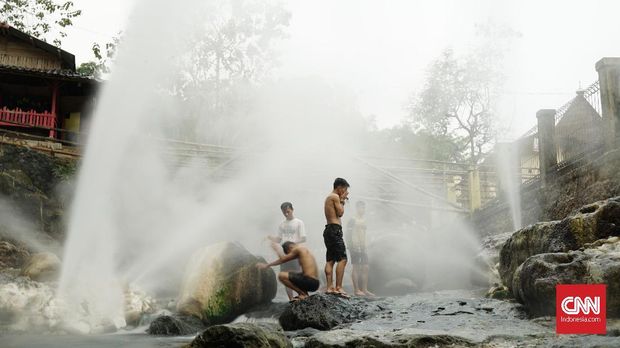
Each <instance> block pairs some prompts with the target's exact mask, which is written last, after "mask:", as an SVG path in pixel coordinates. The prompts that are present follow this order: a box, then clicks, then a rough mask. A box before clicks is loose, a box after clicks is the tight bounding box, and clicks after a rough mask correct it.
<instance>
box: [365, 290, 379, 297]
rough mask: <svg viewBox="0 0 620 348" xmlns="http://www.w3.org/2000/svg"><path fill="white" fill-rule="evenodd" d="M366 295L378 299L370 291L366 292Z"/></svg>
mask: <svg viewBox="0 0 620 348" xmlns="http://www.w3.org/2000/svg"><path fill="white" fill-rule="evenodd" d="M364 294H365V295H366V296H371V297H376V296H377V295H375V294H373V293H372V292H370V291H368V290H364Z"/></svg>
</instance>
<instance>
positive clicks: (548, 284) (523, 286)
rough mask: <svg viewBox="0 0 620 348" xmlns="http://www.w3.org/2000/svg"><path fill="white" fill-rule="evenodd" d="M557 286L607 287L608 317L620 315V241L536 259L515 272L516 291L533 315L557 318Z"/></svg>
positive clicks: (602, 242)
mask: <svg viewBox="0 0 620 348" xmlns="http://www.w3.org/2000/svg"><path fill="white" fill-rule="evenodd" d="M556 284H606V285H607V316H608V317H609V316H615V317H618V316H620V238H618V237H612V238H609V239H607V240H601V241H598V242H597V243H594V244H592V245H589V246H587V247H586V248H583V249H582V250H578V251H570V252H568V253H550V254H539V255H535V256H532V257H530V258H528V259H527V260H526V261H525V262H524V263H523V264H522V265H521V266H520V267H519V268H518V269H517V271H516V272H515V276H514V278H513V283H512V291H513V293H514V294H515V297H516V298H517V300H519V302H521V303H523V304H525V305H526V306H527V308H528V311H529V312H530V313H531V314H532V315H537V316H538V315H554V314H555V310H556V308H555V305H556V303H555V286H556Z"/></svg>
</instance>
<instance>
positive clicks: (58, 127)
mask: <svg viewBox="0 0 620 348" xmlns="http://www.w3.org/2000/svg"><path fill="white" fill-rule="evenodd" d="M97 86H98V81H97V80H95V79H94V78H93V77H89V76H83V75H81V74H79V73H77V72H76V68H75V56H74V55H72V54H71V53H69V52H66V51H64V50H62V49H60V48H58V47H55V46H53V45H50V44H48V43H46V42H44V41H41V40H39V39H36V38H34V37H32V36H30V35H27V34H25V33H23V32H21V31H19V30H17V29H15V28H13V27H11V26H9V25H7V24H2V23H0V128H2V129H10V130H14V131H19V132H23V133H29V134H33V135H39V136H46V137H50V138H52V139H57V140H73V141H75V140H77V138H76V137H77V134H78V133H77V132H80V131H81V130H83V129H84V128H85V124H87V123H88V119H89V117H90V115H89V114H90V110H91V109H92V106H93V104H94V96H95V92H96V89H97Z"/></svg>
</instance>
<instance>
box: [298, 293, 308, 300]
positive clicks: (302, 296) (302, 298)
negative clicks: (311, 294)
mask: <svg viewBox="0 0 620 348" xmlns="http://www.w3.org/2000/svg"><path fill="white" fill-rule="evenodd" d="M297 298H298V299H300V300H305V299H307V298H308V294H305V295H304V294H299V296H297Z"/></svg>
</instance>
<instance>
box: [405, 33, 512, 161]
mask: <svg viewBox="0 0 620 348" xmlns="http://www.w3.org/2000/svg"><path fill="white" fill-rule="evenodd" d="M478 29H479V34H480V36H481V37H482V42H481V43H480V44H479V45H478V46H476V47H474V48H473V49H472V50H471V51H470V52H469V53H467V54H465V55H464V56H462V57H459V56H457V55H456V54H455V53H454V51H452V50H450V49H447V50H445V51H444V52H443V53H442V55H441V56H440V57H439V58H438V59H437V60H436V61H434V62H433V63H432V64H431V66H430V69H429V71H428V73H427V78H426V84H425V86H424V88H423V89H422V91H421V93H419V94H418V95H416V96H415V97H414V98H413V99H412V101H411V103H410V106H409V115H410V118H409V121H410V122H411V125H412V127H414V128H415V129H418V130H421V129H423V130H425V131H427V132H429V133H430V134H432V135H434V136H438V137H448V138H451V139H453V140H452V141H453V143H455V144H459V146H460V148H459V150H458V151H460V152H461V153H462V154H464V155H465V156H466V158H467V159H468V160H469V162H470V163H471V164H472V165H474V166H475V165H477V164H478V163H479V162H480V161H481V160H482V158H483V155H484V153H485V152H487V151H488V150H489V149H490V147H491V145H492V143H493V141H494V139H495V131H496V121H495V120H496V115H495V110H494V105H495V103H496V101H497V99H498V94H499V89H500V88H501V82H502V77H503V75H502V63H503V57H504V54H505V52H506V49H507V47H506V46H503V45H502V44H501V42H504V43H506V42H509V41H510V40H509V39H510V38H512V37H514V36H516V33H515V32H513V31H511V30H510V29H507V28H505V27H498V26H496V25H494V24H487V25H485V26H479V27H478Z"/></svg>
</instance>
